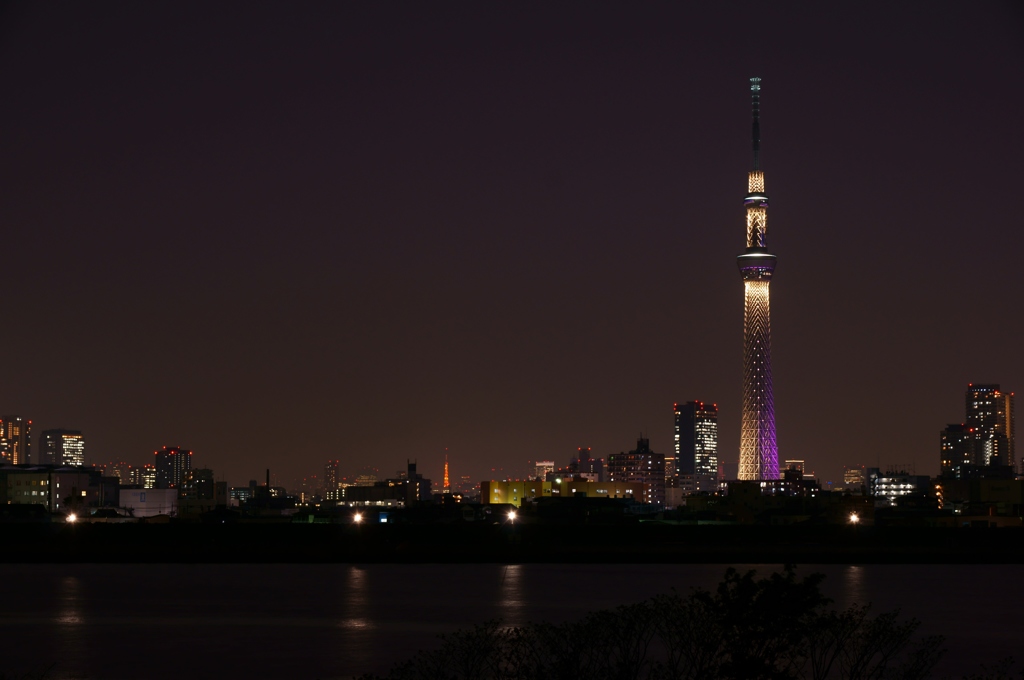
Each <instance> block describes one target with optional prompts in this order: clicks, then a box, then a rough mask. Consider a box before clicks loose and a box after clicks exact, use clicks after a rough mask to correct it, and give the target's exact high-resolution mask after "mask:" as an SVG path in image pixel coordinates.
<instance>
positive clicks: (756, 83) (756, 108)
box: [750, 78, 761, 170]
mask: <svg viewBox="0 0 1024 680" xmlns="http://www.w3.org/2000/svg"><path fill="white" fill-rule="evenodd" d="M750 99H751V105H752V106H753V115H754V125H753V133H754V170H760V169H761V121H760V116H761V79H760V78H751V79H750Z"/></svg>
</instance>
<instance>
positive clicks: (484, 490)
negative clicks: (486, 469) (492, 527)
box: [480, 478, 650, 508]
mask: <svg viewBox="0 0 1024 680" xmlns="http://www.w3.org/2000/svg"><path fill="white" fill-rule="evenodd" d="M649 493H650V488H649V487H648V486H647V485H646V484H642V483H640V482H593V481H590V480H586V479H580V478H577V479H562V480H560V481H553V482H547V481H545V482H540V481H493V480H492V481H486V482H480V502H481V503H489V504H496V503H498V504H500V503H507V504H509V505H513V506H515V507H517V508H518V507H520V506H521V505H522V504H523V502H524V501H532V500H535V499H538V498H630V499H634V500H636V501H637V502H641V499H643V498H646V497H647V496H648V495H649Z"/></svg>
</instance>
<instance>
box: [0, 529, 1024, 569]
mask: <svg viewBox="0 0 1024 680" xmlns="http://www.w3.org/2000/svg"><path fill="white" fill-rule="evenodd" d="M0 529H2V534H3V539H4V549H3V550H0V562H56V563H59V562H71V563H82V562H107V563H114V562H134V563H140V562H142V563H145V562H151V563H168V562H191V563H219V562H235V563H243V562H250V563H268V562H278V563H279V562H294V563H315V562H324V563H329V562H360V563H371V562H450V563H455V562H505V563H509V562H511V563H531V562H560V563H565V562H568V563H571V562H585V563H600V562H606V563H609V562H618V563H629V562H632V563H644V562H646V563H656V562H665V563H678V564H682V563H705V564H716V563H725V564H737V563H760V564H765V563H768V564H783V563H786V562H799V563H803V564H812V563H818V564H850V563H853V564H871V563H903V564H906V563H922V564H927V563H933V564H936V563H939V564H952V563H962V564H969V563H975V564H977V563H983V564H984V563H989V564H994V563H1003V564H1020V563H1024V529H1019V528H999V529H995V528H987V529H972V528H958V529H947V528H935V527H915V528H907V527H863V526H860V527H854V526H810V527H803V526H765V527H758V526H679V525H669V524H659V523H653V522H652V523H641V524H628V525H614V524H613V525H600V524H567V525H519V524H507V523H506V524H492V525H485V524H482V523H475V524H453V525H423V526H418V525H389V524H367V525H361V526H353V525H334V524H294V523H261V524H223V525H221V524H188V523H170V524H79V525H65V524H59V525H58V524H42V525H30V524H7V525H3V526H2V527H0Z"/></svg>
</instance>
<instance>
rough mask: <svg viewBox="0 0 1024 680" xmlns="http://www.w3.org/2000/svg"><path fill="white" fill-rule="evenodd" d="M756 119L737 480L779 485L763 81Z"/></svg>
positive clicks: (743, 262) (755, 93)
mask: <svg viewBox="0 0 1024 680" xmlns="http://www.w3.org/2000/svg"><path fill="white" fill-rule="evenodd" d="M750 93H751V98H752V100H753V113H754V126H753V132H754V139H753V141H754V169H753V170H751V171H750V175H749V176H748V179H747V197H746V198H745V199H744V200H743V205H745V206H746V208H747V249H746V250H745V251H744V252H743V254H742V255H740V256H739V257H737V258H736V262H737V264H738V265H739V268H740V274H741V275H742V277H743V424H742V426H741V428H740V469H739V478H740V479H778V478H779V449H778V445H777V444H776V441H775V402H774V400H773V398H772V339H771V318H770V315H769V313H768V284H770V283H771V280H772V272H774V271H775V256H774V255H772V254H770V253H769V252H768V241H767V236H768V195H767V194H766V193H765V191H764V173H763V172H762V171H761V162H760V158H759V156H760V150H761V149H760V147H761V126H760V123H759V121H758V115H759V113H760V111H759V106H760V98H761V79H760V78H751V79H750Z"/></svg>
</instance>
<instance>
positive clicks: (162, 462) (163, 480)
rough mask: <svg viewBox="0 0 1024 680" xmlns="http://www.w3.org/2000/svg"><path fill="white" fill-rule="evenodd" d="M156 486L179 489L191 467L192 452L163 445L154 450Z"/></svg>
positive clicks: (158, 487)
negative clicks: (159, 448)
mask: <svg viewBox="0 0 1024 680" xmlns="http://www.w3.org/2000/svg"><path fill="white" fill-rule="evenodd" d="M153 455H154V456H155V458H156V461H155V462H156V465H155V467H156V488H157V489H180V488H181V485H182V484H184V483H185V478H186V477H187V475H188V471H189V470H191V469H192V452H191V451H188V450H186V449H182V448H181V447H178V446H165V447H163V448H162V449H161V450H159V451H154V452H153Z"/></svg>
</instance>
